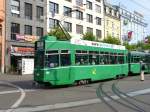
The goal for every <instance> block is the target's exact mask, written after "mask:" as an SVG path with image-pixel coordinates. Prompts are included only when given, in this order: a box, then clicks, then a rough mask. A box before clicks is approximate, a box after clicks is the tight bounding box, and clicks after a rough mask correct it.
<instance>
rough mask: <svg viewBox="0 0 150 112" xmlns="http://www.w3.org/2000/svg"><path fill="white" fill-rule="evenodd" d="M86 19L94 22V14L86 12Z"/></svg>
mask: <svg viewBox="0 0 150 112" xmlns="http://www.w3.org/2000/svg"><path fill="white" fill-rule="evenodd" d="M86 21H87V22H89V23H93V16H92V15H90V14H86Z"/></svg>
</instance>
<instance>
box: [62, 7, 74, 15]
mask: <svg viewBox="0 0 150 112" xmlns="http://www.w3.org/2000/svg"><path fill="white" fill-rule="evenodd" d="M71 11H72V9H71V8H69V7H66V6H64V16H68V17H72V12H71Z"/></svg>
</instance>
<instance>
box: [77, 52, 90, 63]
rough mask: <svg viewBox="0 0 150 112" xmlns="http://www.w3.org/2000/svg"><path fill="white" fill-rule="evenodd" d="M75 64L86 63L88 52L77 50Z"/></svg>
mask: <svg viewBox="0 0 150 112" xmlns="http://www.w3.org/2000/svg"><path fill="white" fill-rule="evenodd" d="M75 63H76V65H88V63H89V62H88V52H87V51H80V50H77V51H76V54H75Z"/></svg>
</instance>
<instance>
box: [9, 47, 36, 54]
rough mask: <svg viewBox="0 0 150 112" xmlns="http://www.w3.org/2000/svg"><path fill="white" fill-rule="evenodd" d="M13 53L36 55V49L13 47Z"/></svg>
mask: <svg viewBox="0 0 150 112" xmlns="http://www.w3.org/2000/svg"><path fill="white" fill-rule="evenodd" d="M11 52H12V53H34V48H29V47H11Z"/></svg>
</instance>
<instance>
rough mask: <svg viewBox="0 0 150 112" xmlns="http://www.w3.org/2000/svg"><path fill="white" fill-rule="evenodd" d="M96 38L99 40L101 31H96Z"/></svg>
mask: <svg viewBox="0 0 150 112" xmlns="http://www.w3.org/2000/svg"><path fill="white" fill-rule="evenodd" d="M96 37H97V38H101V37H102V31H101V30H98V29H96Z"/></svg>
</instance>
